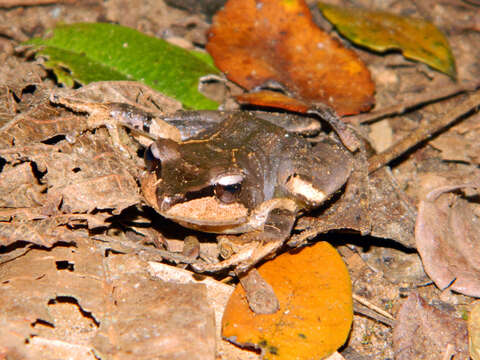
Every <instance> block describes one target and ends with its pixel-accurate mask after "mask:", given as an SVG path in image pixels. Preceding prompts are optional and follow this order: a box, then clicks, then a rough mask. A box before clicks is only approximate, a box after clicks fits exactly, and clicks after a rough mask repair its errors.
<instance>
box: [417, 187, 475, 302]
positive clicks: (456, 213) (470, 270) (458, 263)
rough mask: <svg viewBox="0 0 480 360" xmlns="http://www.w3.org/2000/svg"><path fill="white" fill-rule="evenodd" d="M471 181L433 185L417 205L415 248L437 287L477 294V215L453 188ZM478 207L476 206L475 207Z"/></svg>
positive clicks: (473, 205)
mask: <svg viewBox="0 0 480 360" xmlns="http://www.w3.org/2000/svg"><path fill="white" fill-rule="evenodd" d="M466 187H471V185H470V186H469V185H453V186H452V185H450V186H442V187H439V188H436V189H434V190H432V191H431V192H429V193H428V194H427V195H426V198H425V199H424V200H422V201H421V202H420V204H419V207H418V216H417V222H416V225H415V239H416V243H417V249H418V252H419V253H420V256H421V257H422V262H423V265H424V268H425V272H426V273H427V274H428V275H429V276H430V278H431V279H432V280H433V281H434V282H435V284H436V285H437V286H438V287H439V288H440V289H442V290H443V289H445V288H447V287H449V288H450V289H452V290H455V291H457V292H459V293H461V294H465V295H469V296H475V297H478V296H480V260H479V259H480V219H479V218H478V211H477V212H475V207H477V208H478V206H476V205H475V204H474V203H470V202H469V201H467V200H466V199H464V198H461V197H460V196H458V195H453V194H451V192H452V191H455V190H458V189H462V188H466ZM477 210H478V209H477Z"/></svg>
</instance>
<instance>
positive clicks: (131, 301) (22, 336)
mask: <svg viewBox="0 0 480 360" xmlns="http://www.w3.org/2000/svg"><path fill="white" fill-rule="evenodd" d="M101 246H102V243H92V240H91V239H88V238H87V237H83V238H82V237H80V236H77V237H76V238H75V245H70V246H67V245H63V246H55V247H54V248H52V249H51V250H50V251H46V250H40V249H32V250H29V251H28V252H27V253H26V254H24V255H23V256H20V257H17V258H15V259H13V260H10V261H8V262H5V263H2V264H0V274H1V275H0V278H1V279H0V285H1V286H0V292H1V296H0V299H1V300H0V302H1V304H0V305H1V307H2V312H1V314H0V317H1V320H0V321H1V323H2V327H1V329H0V342H1V343H2V346H3V347H2V351H3V352H4V353H6V354H7V356H14V355H18V356H19V357H20V358H29V359H38V358H42V359H55V358H57V359H58V358H66V357H68V358H74V359H85V358H87V359H95V358H98V356H99V355H98V354H101V357H105V358H107V357H111V358H117V359H127V358H131V357H132V356H135V358H138V359H151V358H153V357H155V358H160V359H172V358H174V355H175V356H176V357H175V358H176V359H212V358H213V357H214V354H215V328H214V318H213V312H212V310H211V309H210V308H209V306H208V303H207V301H206V296H205V294H206V292H205V286H204V285H202V284H188V285H186V284H176V283H173V282H164V281H161V280H155V279H152V278H151V276H149V274H148V273H147V271H146V268H147V267H148V265H147V264H146V263H145V262H142V261H140V260H138V258H136V257H135V256H130V255H118V254H117V255H115V254H112V253H110V254H109V256H108V257H104V254H105V250H106V249H103V248H102V247H101ZM107 354H108V355H107ZM72 356H74V357H72Z"/></svg>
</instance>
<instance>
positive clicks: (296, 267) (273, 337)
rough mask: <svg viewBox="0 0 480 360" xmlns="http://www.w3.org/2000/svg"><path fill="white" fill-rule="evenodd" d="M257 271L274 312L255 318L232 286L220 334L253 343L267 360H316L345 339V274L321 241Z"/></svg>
mask: <svg viewBox="0 0 480 360" xmlns="http://www.w3.org/2000/svg"><path fill="white" fill-rule="evenodd" d="M258 271H259V273H260V274H261V275H262V276H263V278H264V279H265V280H266V281H267V282H268V283H269V284H270V285H271V286H272V287H273V289H274V291H275V294H276V295H277V298H278V301H279V304H280V310H279V311H277V312H276V313H275V314H267V315H264V314H255V313H254V312H252V311H251V310H250V308H249V307H248V304H247V302H246V297H245V291H244V290H243V288H242V287H241V286H237V288H236V289H235V291H234V293H233V294H232V296H231V297H230V300H229V302H228V304H227V308H226V309H225V313H224V315H223V320H222V329H223V336H224V337H225V338H228V339H230V340H232V341H233V342H235V343H237V344H241V345H247V344H256V345H257V346H259V347H261V348H263V349H264V350H265V352H266V354H269V357H268V358H276V359H294V358H299V359H320V358H323V357H326V356H328V355H330V354H332V353H333V352H335V351H336V350H337V349H338V348H339V347H340V346H341V345H343V343H344V342H345V340H346V339H347V336H348V334H349V332H350V327H351V324H352V319H353V307H352V289H351V284H350V277H349V275H348V270H347V268H346V266H345V264H344V262H343V261H342V259H341V257H340V255H339V254H338V253H337V251H336V250H335V249H334V248H333V247H332V246H331V245H330V244H329V243H327V242H320V243H317V244H316V245H315V246H311V247H307V248H304V249H303V250H301V251H300V252H296V253H295V252H293V251H292V252H290V253H285V254H282V255H280V256H278V257H277V258H276V259H274V260H272V261H269V262H266V263H265V264H263V265H262V266H261V267H260V268H259V269H258Z"/></svg>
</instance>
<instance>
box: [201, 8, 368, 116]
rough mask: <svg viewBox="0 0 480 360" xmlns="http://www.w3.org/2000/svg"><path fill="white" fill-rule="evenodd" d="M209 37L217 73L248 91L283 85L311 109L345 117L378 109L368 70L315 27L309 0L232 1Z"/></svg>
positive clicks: (350, 52) (210, 50)
mask: <svg viewBox="0 0 480 360" xmlns="http://www.w3.org/2000/svg"><path fill="white" fill-rule="evenodd" d="M208 36H209V41H208V44H207V50H208V52H209V53H210V54H211V55H212V57H213V58H214V61H215V64H216V65H217V67H218V68H220V69H221V70H222V71H223V72H225V74H226V75H227V77H228V78H229V79H230V80H232V81H234V82H236V83H238V84H239V85H241V86H243V87H245V88H246V89H249V90H250V89H253V88H255V87H258V86H261V85H264V84H266V83H268V82H271V81H274V82H278V83H281V84H283V85H284V86H285V87H286V88H287V89H288V91H289V92H290V93H292V94H293V96H294V97H295V98H298V99H300V100H302V101H304V102H307V103H308V104H310V106H312V107H314V106H316V105H319V104H320V103H321V104H327V105H329V106H331V107H333V108H334V109H335V110H336V111H337V112H338V113H339V114H340V115H345V114H355V113H358V112H360V111H365V110H368V109H369V108H370V107H371V106H372V104H373V93H374V84H373V82H372V80H371V78H370V73H369V71H368V69H367V68H366V67H365V65H364V64H363V63H362V62H361V61H360V59H359V58H358V57H357V55H356V54H355V53H354V52H353V51H351V50H349V49H346V48H344V47H343V46H342V45H341V44H340V43H339V42H338V41H336V40H335V39H333V38H331V37H330V36H329V35H328V34H326V33H325V32H323V31H322V30H320V29H319V28H318V27H317V26H316V25H315V23H314V22H313V20H312V16H311V14H310V11H309V9H308V7H307V5H306V4H305V2H304V1H303V0H262V1H260V0H257V1H255V0H230V1H228V2H227V3H226V5H225V6H224V9H223V10H221V11H219V12H218V13H217V15H216V16H215V18H214V23H213V25H212V27H211V28H210V31H209V34H208Z"/></svg>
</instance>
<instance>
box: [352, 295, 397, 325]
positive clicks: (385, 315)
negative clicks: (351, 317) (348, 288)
mask: <svg viewBox="0 0 480 360" xmlns="http://www.w3.org/2000/svg"><path fill="white" fill-rule="evenodd" d="M352 297H353V300H355V301H357V302H358V303H360V304H362V305H363V306H365V307H366V308H368V309H370V310H372V311H374V312H376V313H377V314H379V315H380V316H381V317H383V319H382V318H378V317H374V319H375V320H378V321H380V322H382V323H384V324H386V325H389V326H393V323H394V322H395V318H394V317H393V316H392V315H391V314H390V313H388V312H386V311H385V310H382V309H381V308H379V307H378V306H376V305H374V304H372V303H371V302H370V301H368V300H367V299H365V298H363V297H361V296H359V295H356V294H353V295H352ZM358 312H360V313H361V314H363V312H362V311H360V310H358ZM364 315H366V316H368V317H371V316H370V315H369V314H364Z"/></svg>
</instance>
